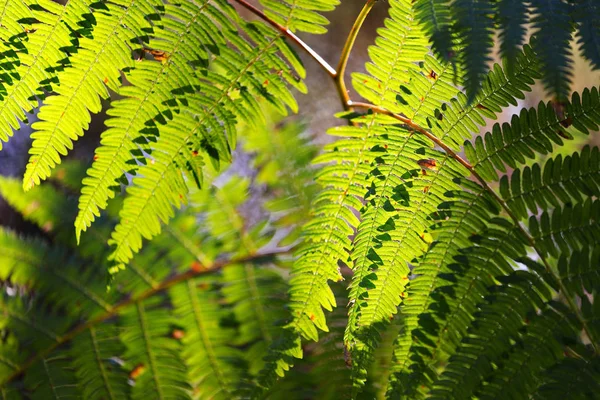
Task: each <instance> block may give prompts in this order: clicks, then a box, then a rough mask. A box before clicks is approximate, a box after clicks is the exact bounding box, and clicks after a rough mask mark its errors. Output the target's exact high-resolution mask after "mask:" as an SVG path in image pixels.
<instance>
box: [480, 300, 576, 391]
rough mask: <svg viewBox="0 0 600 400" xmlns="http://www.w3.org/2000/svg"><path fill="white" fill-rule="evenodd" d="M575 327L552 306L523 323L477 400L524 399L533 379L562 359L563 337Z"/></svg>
mask: <svg viewBox="0 0 600 400" xmlns="http://www.w3.org/2000/svg"><path fill="white" fill-rule="evenodd" d="M577 329H578V323H577V322H576V321H574V320H573V318H572V316H571V315H570V314H569V311H568V310H567V309H566V307H565V306H564V305H562V304H560V303H553V304H552V308H548V309H546V310H545V312H544V314H543V315H533V316H531V319H530V320H528V321H526V326H525V332H524V333H523V334H522V335H521V337H520V338H519V339H518V345H517V346H515V348H514V349H511V351H510V352H509V353H508V354H507V355H505V356H504V357H503V359H502V360H501V361H499V362H498V363H497V364H498V368H497V369H496V370H495V371H494V374H493V377H489V378H487V382H485V383H484V384H482V385H481V386H480V388H479V389H478V391H477V392H478V397H479V398H481V399H489V400H491V399H500V398H513V399H519V398H521V399H526V398H528V396H527V395H526V393H532V392H535V390H536V389H537V379H535V378H536V377H538V376H540V375H541V374H543V373H544V372H545V371H546V370H547V369H548V368H549V367H550V366H553V365H554V364H555V363H556V362H557V361H559V360H562V359H563V356H564V355H563V354H564V350H563V349H564V347H563V341H564V338H565V337H569V336H572V335H573V332H574V331H576V330H577Z"/></svg>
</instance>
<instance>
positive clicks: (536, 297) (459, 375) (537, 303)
mask: <svg viewBox="0 0 600 400" xmlns="http://www.w3.org/2000/svg"><path fill="white" fill-rule="evenodd" d="M501 282H503V283H504V284H501V285H499V286H496V288H495V290H493V291H492V293H491V294H490V295H489V296H488V297H487V299H486V300H484V303H483V304H480V305H479V307H478V308H479V311H478V312H477V313H476V314H475V317H476V319H475V321H474V322H473V323H472V324H471V329H469V332H468V334H467V336H466V337H465V338H464V339H463V341H462V343H461V346H460V347H459V348H458V351H457V352H456V354H454V355H453V356H452V357H451V358H450V360H449V363H448V365H447V366H446V368H445V369H444V372H443V373H442V375H441V376H440V378H439V379H438V380H437V381H436V382H435V384H434V387H433V389H432V391H431V393H430V396H429V398H432V399H443V398H444V399H445V398H452V399H469V398H471V397H472V396H473V395H474V394H475V390H476V389H477V386H478V385H479V384H480V382H481V381H482V380H484V379H485V378H486V377H487V376H488V375H489V374H490V373H491V372H492V369H493V368H494V365H495V364H496V363H498V362H501V357H502V355H503V353H504V352H505V351H507V350H510V348H511V347H512V346H515V344H513V342H511V340H515V339H517V338H518V332H519V330H520V329H522V328H523V326H525V325H526V323H527V319H528V318H530V317H531V315H535V309H536V308H537V307H544V304H545V302H546V301H549V300H550V298H551V293H550V291H549V290H548V289H547V288H546V287H545V286H544V284H543V282H541V281H540V280H539V279H538V278H537V277H536V276H535V275H533V274H530V273H528V272H525V271H517V272H515V273H513V274H512V275H509V276H508V277H505V278H503V279H502V280H501ZM492 300H493V301H492ZM545 315H546V314H545ZM562 315H563V314H559V316H562ZM553 323H554V325H555V326H560V325H561V323H563V322H562V321H561V319H560V318H558V319H557V320H554V319H553ZM542 340H546V341H551V340H553V337H552V336H551V335H550V336H548V335H546V336H545V337H543V338H542ZM517 345H518V344H517ZM470 372H476V373H470Z"/></svg>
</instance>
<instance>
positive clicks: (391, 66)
mask: <svg viewBox="0 0 600 400" xmlns="http://www.w3.org/2000/svg"><path fill="white" fill-rule="evenodd" d="M390 5H391V7H390V18H388V19H386V20H385V25H386V27H385V28H381V29H379V31H378V33H379V35H378V36H377V39H376V40H375V46H370V47H369V56H370V58H371V62H369V63H367V64H366V70H367V72H368V74H363V73H354V74H352V81H353V86H354V87H355V88H356V90H357V92H358V93H359V94H360V95H361V96H362V97H364V98H365V99H367V100H369V101H370V102H372V103H373V104H375V105H378V106H382V107H385V108H386V109H388V110H390V111H392V112H398V113H402V112H405V108H404V107H403V104H402V102H400V103H399V101H398V98H402V97H404V96H406V95H407V92H406V91H408V90H409V89H408V88H407V86H408V85H407V84H408V82H409V80H410V77H411V71H417V72H418V71H419V69H420V68H419V66H418V65H417V64H416V63H418V62H421V61H422V60H424V59H425V54H427V51H428V48H427V40H426V39H425V38H424V36H423V34H422V31H421V26H420V25H419V23H418V21H417V20H416V19H415V11H414V9H413V6H412V4H411V2H410V1H406V0H392V1H390ZM436 72H437V73H440V72H441V71H440V70H439V69H438V70H437V71H436ZM453 94H454V93H453Z"/></svg>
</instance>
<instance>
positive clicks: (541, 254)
mask: <svg viewBox="0 0 600 400" xmlns="http://www.w3.org/2000/svg"><path fill="white" fill-rule="evenodd" d="M349 106H350V107H353V108H363V109H367V110H371V111H373V112H374V113H378V114H385V115H388V116H390V117H392V118H395V119H397V120H398V121H400V122H402V123H403V124H405V125H407V126H408V127H409V128H410V129H412V130H414V131H416V132H419V133H421V134H423V135H424V136H426V137H427V138H428V139H430V140H431V141H432V142H433V143H435V144H436V145H438V146H439V147H441V148H442V149H443V150H444V152H445V153H446V154H447V155H448V156H450V157H451V158H453V159H455V160H456V161H458V162H459V163H460V164H461V165H462V166H464V167H465V168H466V169H467V170H469V172H470V173H471V175H473V177H474V178H475V179H477V181H479V183H480V184H481V185H482V186H483V188H484V189H485V190H486V191H487V192H488V193H489V194H490V195H491V196H492V197H493V198H494V199H495V200H496V201H497V202H498V204H500V206H501V207H502V208H503V209H504V211H505V212H506V214H507V215H508V216H509V217H510V218H511V219H512V220H513V222H514V224H515V226H516V227H517V229H518V230H519V231H520V232H521V234H522V235H523V236H524V237H525V238H526V239H527V241H528V242H529V245H530V246H531V247H532V248H533V249H534V250H535V251H536V253H537V254H538V256H539V258H540V260H542V262H543V264H544V267H545V268H546V271H547V272H548V274H549V275H550V276H552V279H553V280H554V281H555V283H556V284H557V286H558V288H559V290H560V292H561V293H563V294H564V295H565V299H566V301H567V303H568V306H569V308H571V311H572V312H573V313H574V314H575V316H576V317H577V319H578V320H579V322H580V323H581V326H582V327H583V331H584V332H585V333H586V335H587V336H588V338H589V340H590V343H591V344H592V347H593V348H594V352H595V353H596V354H600V349H599V345H598V343H597V342H596V338H595V337H594V336H593V335H592V332H593V331H592V330H591V329H590V327H589V326H588V324H587V322H586V320H585V318H584V317H583V315H582V314H581V310H580V309H579V307H578V306H577V304H575V302H574V301H573V297H572V296H571V294H570V293H569V291H568V290H567V288H566V286H565V285H564V284H563V282H562V281H561V279H560V277H559V276H558V275H557V274H556V272H555V271H554V269H553V268H552V266H551V265H550V263H549V262H548V260H547V258H546V257H545V255H544V252H543V251H542V250H541V249H540V248H539V246H538V245H537V244H536V242H535V238H534V237H533V236H532V235H531V234H530V233H529V232H528V231H527V229H525V227H524V226H523V225H522V224H521V221H520V220H519V218H518V217H517V216H516V215H515V213H513V212H512V210H511V209H510V207H509V206H508V204H507V203H506V202H505V201H504V200H503V199H502V197H500V195H499V194H498V193H496V191H495V190H494V189H493V188H492V187H491V186H490V185H489V184H488V183H487V181H486V180H485V179H483V177H482V176H481V175H480V174H479V173H478V172H477V171H476V170H475V168H474V167H473V166H472V165H471V164H469V162H467V161H466V160H465V159H464V158H462V157H461V156H460V155H458V154H457V153H456V152H455V151H454V150H452V149H451V148H450V147H448V146H447V145H446V144H445V143H444V142H442V141H441V140H440V139H439V138H438V137H436V136H435V135H434V134H433V133H431V132H429V131H427V130H426V129H424V128H422V127H421V126H419V125H418V124H416V123H414V122H413V121H411V120H410V119H409V118H407V117H405V116H402V115H398V114H394V113H393V112H391V111H389V110H387V109H385V108H383V107H379V106H375V105H372V104H368V103H361V102H352V101H349Z"/></svg>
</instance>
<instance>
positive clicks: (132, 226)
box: [111, 36, 279, 262]
mask: <svg viewBox="0 0 600 400" xmlns="http://www.w3.org/2000/svg"><path fill="white" fill-rule="evenodd" d="M278 39H279V36H275V38H272V39H271V40H270V41H269V42H268V44H267V45H266V46H264V47H263V48H262V49H261V50H260V51H259V52H258V53H257V54H256V55H255V56H254V57H253V58H252V59H251V60H250V61H249V62H248V64H247V65H246V66H245V67H244V69H242V70H241V71H240V73H239V74H238V75H237V76H236V77H235V78H233V79H231V81H230V83H229V86H227V88H226V89H225V90H222V91H221V95H220V97H219V98H218V99H217V100H215V101H213V102H212V105H211V106H210V108H209V109H208V110H206V111H205V112H204V113H203V116H202V118H200V119H199V120H198V121H197V123H196V124H195V127H194V128H193V129H191V130H190V132H189V133H188V135H187V136H186V137H185V138H184V139H183V140H182V141H181V143H180V144H179V146H178V147H177V150H176V151H174V152H172V153H171V154H170V159H168V160H160V165H161V166H163V167H164V168H163V171H162V173H161V174H160V177H159V178H158V179H156V180H155V181H154V182H153V186H154V187H153V188H152V190H151V193H150V195H149V196H146V197H145V199H144V200H143V205H142V206H141V207H137V208H136V210H137V211H138V212H137V215H136V217H135V220H134V221H129V223H128V225H129V226H128V229H127V230H126V231H125V233H123V234H121V237H122V239H121V240H117V241H116V242H115V244H116V246H115V247H116V248H115V251H114V253H113V255H112V256H111V258H118V257H117V255H120V254H122V253H125V251H124V250H123V246H125V245H126V243H128V242H129V237H130V235H131V234H132V232H134V231H136V230H137V229H139V227H138V226H137V224H138V222H139V220H140V218H141V217H142V216H143V215H144V211H145V210H146V207H148V205H149V204H150V201H151V199H152V198H153V197H154V195H155V193H156V191H157V190H159V189H160V185H161V184H163V183H165V182H164V181H165V175H166V174H167V173H168V172H169V170H170V168H176V166H174V164H173V163H174V161H175V159H176V158H177V157H179V154H180V152H181V151H182V149H183V148H184V147H185V146H186V145H187V142H188V141H189V140H190V138H191V137H193V136H194V135H195V133H196V131H197V130H198V129H199V127H200V126H202V124H203V123H204V122H205V121H206V120H207V119H208V118H211V117H212V113H213V111H214V110H215V109H216V108H217V107H218V106H219V104H220V102H221V100H223V99H224V98H225V97H227V96H228V94H229V91H230V90H231V89H232V88H233V87H234V86H235V85H236V84H237V82H238V81H239V80H240V79H241V78H242V77H243V76H244V74H246V72H247V71H248V70H249V69H250V68H251V67H252V66H253V65H254V64H255V63H256V62H258V60H259V59H260V58H261V57H262V56H263V55H264V54H266V53H268V51H269V50H270V49H271V47H273V46H274V45H275V42H276V41H277V40H278ZM120 225H121V224H120ZM121 226H122V225H121ZM118 261H119V262H122V261H121V260H118Z"/></svg>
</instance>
